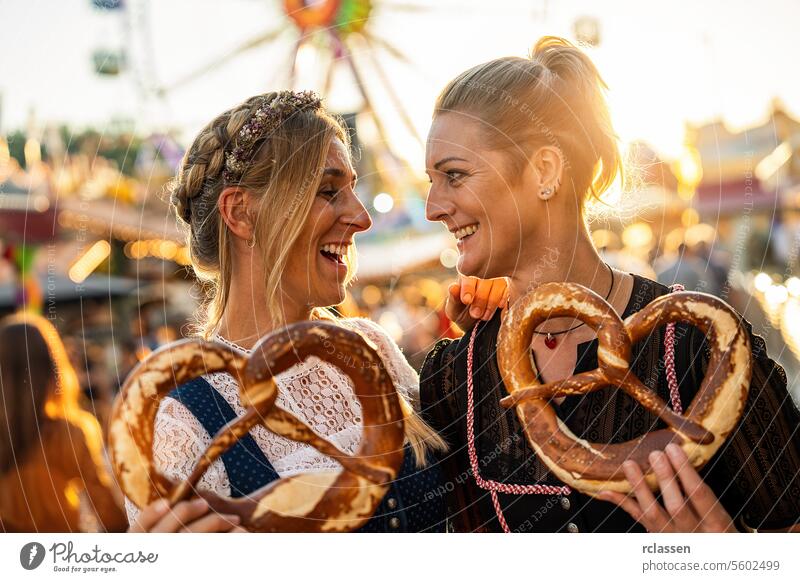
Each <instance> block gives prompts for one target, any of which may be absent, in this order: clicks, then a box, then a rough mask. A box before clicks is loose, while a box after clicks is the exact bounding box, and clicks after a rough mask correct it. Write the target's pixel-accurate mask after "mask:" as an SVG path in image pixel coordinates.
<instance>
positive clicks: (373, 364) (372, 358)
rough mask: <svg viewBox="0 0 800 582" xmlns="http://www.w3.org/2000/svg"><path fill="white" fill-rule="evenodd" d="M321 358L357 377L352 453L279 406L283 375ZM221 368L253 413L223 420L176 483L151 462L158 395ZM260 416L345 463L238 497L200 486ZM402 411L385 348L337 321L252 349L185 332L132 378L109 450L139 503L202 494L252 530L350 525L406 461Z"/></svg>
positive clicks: (365, 515) (298, 329)
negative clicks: (356, 434)
mask: <svg viewBox="0 0 800 582" xmlns="http://www.w3.org/2000/svg"><path fill="white" fill-rule="evenodd" d="M309 356H316V357H318V358H320V359H322V360H325V361H328V362H330V363H332V364H334V365H336V366H337V367H339V368H340V369H341V370H342V371H343V372H344V373H346V374H347V375H348V376H349V377H350V378H351V379H352V381H353V384H354V386H355V394H356V396H357V397H358V400H359V402H360V403H361V409H362V418H363V423H364V429H363V432H362V435H361V444H360V447H359V449H358V451H357V452H356V453H355V454H354V455H352V456H351V455H347V454H345V453H343V452H341V451H340V450H339V449H337V448H336V447H335V446H334V445H333V444H331V443H330V442H329V441H327V440H325V439H323V438H321V437H320V436H318V435H316V434H315V433H314V432H313V431H312V430H311V429H310V428H309V427H308V426H306V425H305V424H303V423H302V422H301V421H300V420H298V419H297V418H295V417H294V416H293V415H291V414H289V413H288V412H286V411H285V410H282V409H281V408H279V407H278V406H275V399H276V397H277V387H276V384H275V381H274V380H273V377H274V376H275V375H276V374H279V373H281V372H283V371H284V370H286V369H288V368H290V367H291V366H294V365H295V364H298V363H300V362H302V361H304V360H305V359H306V358H308V357H309ZM213 372H228V373H229V374H231V375H232V376H233V377H234V378H236V379H237V381H238V383H239V389H240V396H241V400H242V404H243V405H244V406H245V407H246V413H245V414H244V415H243V416H241V417H239V418H237V419H236V420H234V421H231V422H230V423H228V424H227V425H226V426H224V427H223V428H222V429H221V430H220V431H219V432H218V433H217V434H216V435H214V437H213V439H212V443H211V445H210V446H209V447H208V449H207V450H206V451H205V452H204V454H203V455H202V456H201V457H200V459H199V460H198V463H197V466H196V467H195V469H194V471H193V472H192V474H191V475H190V477H189V478H188V479H187V480H186V481H183V482H182V483H176V482H175V481H173V480H171V479H169V478H168V477H166V476H164V475H162V474H161V473H160V472H158V471H157V470H156V468H155V466H154V463H153V430H154V423H155V417H156V413H157V412H158V407H159V402H160V401H161V399H162V398H164V396H166V395H167V394H168V393H169V392H170V391H171V390H172V389H173V388H175V387H176V386H179V385H181V384H183V383H185V382H188V381H190V380H192V379H193V378H197V377H198V376H200V375H203V374H209V373H213ZM258 424H262V425H264V426H265V427H266V428H267V429H269V430H270V431H272V432H274V433H276V434H278V435H281V436H284V437H286V438H289V439H292V440H295V441H299V442H303V443H308V444H310V445H312V446H313V447H315V448H316V449H317V450H319V451H320V452H322V453H324V454H326V455H328V456H330V457H332V458H334V459H336V460H337V461H338V462H339V463H340V464H341V466H342V469H341V470H337V471H326V472H319V473H303V474H299V475H295V476H292V477H288V478H283V479H279V480H277V481H274V482H272V483H270V484H269V485H267V486H265V487H264V488H262V489H260V490H258V491H257V492H255V493H252V494H250V495H249V496H246V497H243V498H240V499H228V498H222V497H219V496H217V495H214V494H212V493H209V492H204V491H198V490H196V489H195V484H196V483H197V481H198V480H199V479H200V477H202V475H203V473H204V472H205V471H206V470H207V469H208V467H209V466H210V465H211V463H212V462H213V461H214V460H215V459H217V458H218V457H219V456H220V455H221V454H222V453H223V452H225V450H227V449H228V448H229V447H230V446H232V445H233V444H234V443H235V442H236V441H237V440H238V439H239V438H241V437H243V436H244V435H246V434H247V433H248V432H249V431H250V429H252V428H253V427H255V426H256V425H258ZM403 440H404V431H403V415H402V412H401V408H400V403H399V400H398V396H397V392H396V391H395V388H394V385H393V383H392V380H391V378H390V377H389V375H388V373H387V372H386V369H385V367H384V365H383V362H382V361H381V359H380V356H379V355H378V354H377V353H376V351H375V350H374V349H373V348H372V347H370V345H369V344H368V343H367V342H366V341H365V340H364V339H363V338H362V337H361V336H360V335H359V334H357V333H355V332H353V331H349V330H347V329H344V328H342V327H340V326H337V325H334V324H332V323H323V322H302V323H297V324H293V325H291V326H289V327H287V328H284V329H283V330H281V331H278V332H275V333H273V334H271V335H268V336H266V337H264V338H263V339H262V340H261V341H259V343H258V344H257V345H256V347H255V348H254V349H253V353H252V354H251V355H250V357H245V356H242V355H241V354H239V353H238V352H236V351H234V350H233V349H231V348H229V347H227V346H225V345H223V344H220V343H216V342H205V341H200V340H183V341H179V342H176V343H174V344H171V345H169V346H165V347H163V348H161V349H159V350H157V351H156V352H154V353H153V354H151V355H150V356H149V357H148V358H147V359H146V360H144V361H143V362H142V363H141V364H139V366H137V367H136V369H134V370H133V372H132V373H131V374H130V376H128V378H127V380H126V381H125V384H124V385H123V387H122V391H121V393H120V395H119V396H118V397H117V400H116V401H115V403H114V408H113V411H112V415H111V421H110V424H109V449H110V454H111V461H112V465H113V468H114V471H115V473H116V475H117V478H118V480H119V483H120V486H121V487H122V490H123V492H124V493H125V494H126V495H127V496H128V498H129V499H131V501H133V503H135V504H136V505H137V507H139V508H143V507H144V506H145V505H147V504H149V503H151V502H153V501H155V500H157V499H159V498H162V497H164V498H167V499H168V500H169V503H170V505H174V504H176V503H178V502H179V501H183V500H185V499H188V498H190V497H192V496H194V495H199V496H202V497H203V498H205V499H206V500H208V502H209V505H210V506H211V508H212V509H214V510H216V511H218V512H220V513H224V514H235V515H238V516H240V517H241V520H242V521H241V524H242V526H243V527H244V528H246V529H248V530H250V531H257V532H267V531H298V532H320V531H349V530H353V529H356V528H358V527H360V526H361V525H363V524H364V523H366V522H367V520H369V518H370V517H371V516H372V514H373V512H374V511H375V509H376V507H377V506H378V504H379V503H380V501H381V499H382V498H383V496H384V495H385V493H386V491H387V489H388V487H389V484H390V482H391V481H392V480H394V479H395V477H396V476H397V473H398V470H399V467H400V464H401V463H402V459H403Z"/></svg>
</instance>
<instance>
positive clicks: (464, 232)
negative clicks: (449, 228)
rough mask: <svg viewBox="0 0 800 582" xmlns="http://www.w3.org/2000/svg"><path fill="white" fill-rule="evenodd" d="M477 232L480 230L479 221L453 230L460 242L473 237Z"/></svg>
mask: <svg viewBox="0 0 800 582" xmlns="http://www.w3.org/2000/svg"><path fill="white" fill-rule="evenodd" d="M476 232H478V224H477V223H475V224H469V225H467V226H462V227H461V228H459V229H458V230H456V231H453V235H454V236H455V237H456V240H457V241H458V242H461V241H463V240H465V239H467V238H469V237H471V236H472V235H473V234H475V233H476Z"/></svg>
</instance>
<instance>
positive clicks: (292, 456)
mask: <svg viewBox="0 0 800 582" xmlns="http://www.w3.org/2000/svg"><path fill="white" fill-rule="evenodd" d="M338 321H339V322H340V323H341V324H343V325H345V326H347V327H348V328H350V329H352V330H354V331H357V332H359V333H360V334H361V335H362V336H364V337H366V338H367V339H369V340H370V341H371V342H372V343H373V344H374V345H375V346H376V347H377V350H378V354H379V355H380V356H381V359H382V360H383V362H384V364H385V366H386V370H387V371H388V372H389V375H390V376H391V377H392V380H393V381H394V383H395V386H396V388H397V390H398V391H399V392H400V393H401V394H403V395H404V396H405V397H406V398H407V399H408V400H409V402H410V403H411V404H412V405H413V406H414V408H417V407H418V401H419V377H418V376H417V372H416V371H415V370H414V368H412V367H411V366H410V365H409V363H408V361H407V360H406V358H405V356H404V355H403V354H402V352H401V351H400V348H399V347H398V346H397V344H396V343H395V342H394V340H392V339H391V338H390V337H389V336H388V335H387V333H386V332H385V331H384V330H383V328H381V327H380V326H379V325H378V324H376V323H374V322H372V321H370V320H368V319H361V318H348V319H341V320H338ZM216 339H217V340H218V341H223V342H225V343H227V344H228V345H230V346H232V347H233V348H235V349H237V350H239V351H241V352H243V353H249V350H245V349H244V348H242V347H240V346H237V345H236V344H233V343H231V342H227V341H226V340H224V339H223V338H220V337H219V336H217V338H216ZM203 378H205V379H206V380H207V381H208V382H209V383H210V384H211V386H213V387H214V388H215V389H216V390H217V391H218V392H219V393H220V394H222V396H223V397H224V398H225V400H227V402H228V403H229V404H230V405H231V407H232V408H233V410H234V411H235V412H236V414H237V415H240V416H241V415H243V414H244V407H243V406H242V403H241V401H240V400H239V387H238V385H237V384H236V381H235V380H234V379H233V377H232V376H231V375H230V374H227V373H225V372H221V373H214V374H206V375H205V376H203ZM275 380H276V383H277V385H278V399H277V404H278V406H280V407H281V408H283V409H285V410H287V411H289V412H291V413H292V414H294V415H295V416H296V417H297V418H298V419H300V420H302V421H303V422H305V423H306V424H307V425H308V426H309V427H311V428H312V429H313V430H314V431H315V432H316V433H317V434H319V435H320V436H322V437H325V438H326V439H328V440H330V441H331V442H332V443H333V444H334V445H336V446H337V447H338V448H340V449H341V450H342V451H344V452H346V453H352V452H354V451H355V450H356V448H357V447H358V445H359V441H360V437H361V429H362V426H363V424H362V419H361V405H360V404H359V402H358V399H357V398H356V396H355V392H354V388H353V383H352V381H351V380H350V379H349V378H348V377H347V376H346V375H345V374H344V373H343V372H342V371H341V370H339V368H337V367H336V366H334V365H332V364H329V363H328V362H323V361H322V360H320V359H318V358H313V357H312V358H309V359H308V360H306V361H305V362H303V363H302V364H299V365H297V366H294V367H293V368H291V369H289V370H287V371H286V372H284V373H282V374H279V375H277V376H276V377H275ZM250 434H251V435H252V436H253V438H254V439H255V441H256V444H257V445H258V447H259V448H260V449H261V450H262V451H263V453H264V454H265V455H266V457H267V459H269V461H270V463H272V466H273V467H274V468H275V470H276V471H277V472H278V474H279V475H280V476H281V477H288V476H291V475H295V474H297V473H302V472H315V471H326V470H331V469H336V468H338V467H339V464H338V463H337V462H336V461H334V460H333V459H331V458H330V457H328V456H326V455H323V454H322V453H320V452H319V451H317V450H316V449H315V448H313V447H311V446H310V445H307V444H303V443H298V442H296V441H292V440H289V439H286V438H285V437H282V436H279V435H276V434H274V433H272V432H270V431H269V430H267V429H266V428H264V427H263V426H257V427H255V428H254V429H253V430H251V431H250ZM210 444H211V436H210V435H209V434H208V433H207V432H206V430H205V429H204V428H203V426H202V425H201V424H200V422H199V421H198V420H197V418H195V416H194V415H193V414H192V413H191V412H190V411H189V410H188V409H187V408H186V407H185V406H184V405H183V404H181V403H180V402H178V401H177V400H175V399H174V398H170V397H166V398H164V399H163V400H162V401H161V404H160V407H159V410H158V413H157V414H156V420H155V433H154V436H153V460H154V462H155V466H156V468H157V469H158V470H159V471H160V472H161V473H163V474H164V475H166V476H168V477H170V478H172V479H174V480H183V479H186V478H187V477H188V476H189V474H190V473H191V471H192V469H193V468H194V466H195V464H196V462H197V459H198V458H199V457H200V456H201V455H202V453H203V452H204V451H205V450H206V448H207V447H208V445H210ZM198 488H199V489H202V490H205V491H213V492H214V493H216V494H218V495H220V496H225V497H230V495H231V487H230V482H229V480H228V474H227V472H226V471H225V465H224V463H223V462H222V459H221V458H218V459H217V460H216V461H214V462H213V463H212V464H211V466H210V467H209V469H208V471H206V473H205V475H203V477H202V478H201V479H200V481H199V482H198ZM125 509H126V510H127V513H128V520H129V521H130V522H131V523H133V521H134V520H135V519H136V517H137V516H138V514H139V511H140V510H139V509H138V508H137V507H136V506H135V505H134V504H133V502H131V501H130V500H129V499H128V498H127V497H126V498H125Z"/></svg>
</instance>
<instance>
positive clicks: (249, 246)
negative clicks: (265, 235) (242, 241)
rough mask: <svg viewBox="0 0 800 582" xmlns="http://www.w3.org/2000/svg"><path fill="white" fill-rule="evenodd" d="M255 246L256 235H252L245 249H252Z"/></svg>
mask: <svg viewBox="0 0 800 582" xmlns="http://www.w3.org/2000/svg"><path fill="white" fill-rule="evenodd" d="M255 246H256V235H253V238H251V239H250V240H249V241H247V247H248V248H251V249H252V248H253V247H255Z"/></svg>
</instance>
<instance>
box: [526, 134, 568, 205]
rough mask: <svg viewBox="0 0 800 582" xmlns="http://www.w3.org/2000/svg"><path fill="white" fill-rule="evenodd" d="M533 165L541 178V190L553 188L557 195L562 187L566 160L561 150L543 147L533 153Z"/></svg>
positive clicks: (553, 147) (547, 146)
mask: <svg viewBox="0 0 800 582" xmlns="http://www.w3.org/2000/svg"><path fill="white" fill-rule="evenodd" d="M531 165H532V166H533V168H534V169H535V170H536V173H537V174H538V176H539V184H538V187H539V189H540V190H541V189H543V188H551V189H552V190H553V192H554V193H555V192H556V191H557V190H558V188H559V186H561V178H562V174H563V172H564V159H563V158H562V156H561V150H559V149H558V148H557V147H555V146H550V145H546V146H542V147H540V148H538V149H537V150H536V151H535V152H533V156H531Z"/></svg>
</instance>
